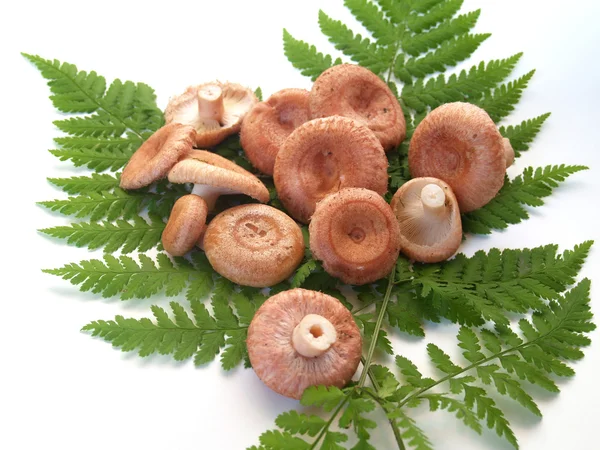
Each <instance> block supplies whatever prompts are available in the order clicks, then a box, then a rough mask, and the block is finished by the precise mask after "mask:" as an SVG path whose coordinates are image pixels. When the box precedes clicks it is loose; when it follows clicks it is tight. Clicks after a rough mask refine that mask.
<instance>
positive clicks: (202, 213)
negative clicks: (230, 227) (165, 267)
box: [162, 194, 208, 256]
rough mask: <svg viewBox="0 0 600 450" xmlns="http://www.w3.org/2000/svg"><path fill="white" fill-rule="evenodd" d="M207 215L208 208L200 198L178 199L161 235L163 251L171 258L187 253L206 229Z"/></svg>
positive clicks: (191, 196)
mask: <svg viewBox="0 0 600 450" xmlns="http://www.w3.org/2000/svg"><path fill="white" fill-rule="evenodd" d="M207 214H208V207H207V206H206V202H205V201H204V199H203V198H202V197H198V196H197V195H193V194H190V195H184V196H183V197H180V198H179V199H178V200H177V201H176V202H175V204H174V205H173V209H172V210H171V215H170V216H169V221H168V222H167V226H166V227H165V229H164V231H163V234H162V244H163V247H164V248H165V251H166V252H167V253H169V254H171V255H173V256H183V255H185V254H186V253H187V252H189V251H190V250H191V249H192V248H193V247H194V245H196V242H198V239H200V236H201V235H202V233H203V232H204V229H205V228H206V215H207Z"/></svg>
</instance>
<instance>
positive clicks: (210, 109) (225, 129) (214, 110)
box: [165, 81, 258, 147]
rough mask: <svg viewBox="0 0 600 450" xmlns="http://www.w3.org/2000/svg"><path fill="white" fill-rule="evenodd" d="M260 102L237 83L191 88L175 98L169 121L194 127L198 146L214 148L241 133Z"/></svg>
mask: <svg viewBox="0 0 600 450" xmlns="http://www.w3.org/2000/svg"><path fill="white" fill-rule="evenodd" d="M256 102H258V99H257V98H256V95H254V92H252V90H251V89H249V88H247V87H244V86H242V85H240V84H236V83H221V82H220V81H215V82H212V83H206V84H201V85H198V86H190V87H189V88H187V90H186V91H185V92H184V93H183V94H181V95H179V96H177V97H174V98H172V99H171V100H170V101H169V104H168V105H167V109H166V110H165V122H166V123H171V122H176V123H182V124H185V125H191V126H193V127H194V129H195V130H196V145H197V146H198V147H212V146H213V145H217V144H218V143H219V142H221V141H223V139H225V138H226V137H227V136H230V135H232V134H234V133H237V132H238V131H240V127H241V124H242V120H243V119H244V116H245V115H246V114H247V113H248V111H250V109H251V108H252V107H253V106H254V104H255V103H256Z"/></svg>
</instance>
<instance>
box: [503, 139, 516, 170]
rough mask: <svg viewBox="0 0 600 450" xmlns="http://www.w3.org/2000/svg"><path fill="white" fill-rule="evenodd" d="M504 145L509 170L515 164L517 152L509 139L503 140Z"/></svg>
mask: <svg viewBox="0 0 600 450" xmlns="http://www.w3.org/2000/svg"><path fill="white" fill-rule="evenodd" d="M502 145H503V146H504V159H505V161H506V168H507V169H508V168H509V167H510V166H512V163H514V162H515V151H514V149H513V148H512V145H511V143H510V139H508V138H503V139H502Z"/></svg>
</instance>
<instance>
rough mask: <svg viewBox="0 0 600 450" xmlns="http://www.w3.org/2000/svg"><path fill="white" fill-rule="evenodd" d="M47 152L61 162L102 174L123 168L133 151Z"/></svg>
mask: <svg viewBox="0 0 600 450" xmlns="http://www.w3.org/2000/svg"><path fill="white" fill-rule="evenodd" d="M49 151H50V153H52V154H53V155H54V156H56V157H57V158H59V159H60V160H61V161H71V162H72V163H73V165H74V166H75V167H80V166H85V167H87V168H88V169H90V170H94V171H95V172H103V171H105V170H112V171H117V170H119V169H122V168H123V167H125V164H127V162H128V161H129V158H131V155H133V152H134V151H135V150H133V149H131V148H130V149H127V150H114V151H105V150H103V149H101V148H95V149H89V148H77V149H58V150H49Z"/></svg>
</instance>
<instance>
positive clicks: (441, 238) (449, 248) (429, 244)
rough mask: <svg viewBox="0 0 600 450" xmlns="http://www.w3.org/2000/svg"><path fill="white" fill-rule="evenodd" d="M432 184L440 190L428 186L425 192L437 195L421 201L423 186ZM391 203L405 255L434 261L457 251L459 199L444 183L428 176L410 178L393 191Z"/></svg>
mask: <svg viewBox="0 0 600 450" xmlns="http://www.w3.org/2000/svg"><path fill="white" fill-rule="evenodd" d="M431 185H435V186H438V187H439V188H440V189H441V190H440V189H435V188H434V189H433V190H432V189H429V188H428V189H429V193H428V192H427V190H426V191H425V194H424V195H428V194H429V195H433V196H434V197H437V198H433V199H432V200H431V201H427V200H425V201H424V200H423V198H422V194H423V192H424V191H423V189H424V188H425V187H426V186H431ZM431 191H437V192H433V194H431ZM436 202H437V203H436ZM391 206H392V210H393V211H394V214H395V216H396V218H397V219H398V223H399V224H400V243H401V245H402V253H404V254H405V255H406V256H408V257H409V258H411V259H414V260H415V261H419V262H425V263H435V262H440V261H444V260H446V259H448V258H450V257H451V256H452V255H454V253H456V251H457V250H458V247H459V246H460V243H461V241H462V224H461V219H460V211H459V208H458V201H457V200H456V197H455V196H454V193H453V192H452V189H451V188H450V186H449V185H448V184H447V183H444V182H443V181H442V180H438V179H437V178H431V177H425V178H413V179H412V180H410V181H408V182H407V183H405V184H403V185H402V186H401V187H400V189H398V190H397V191H396V193H395V194H394V197H393V198H392V202H391Z"/></svg>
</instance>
